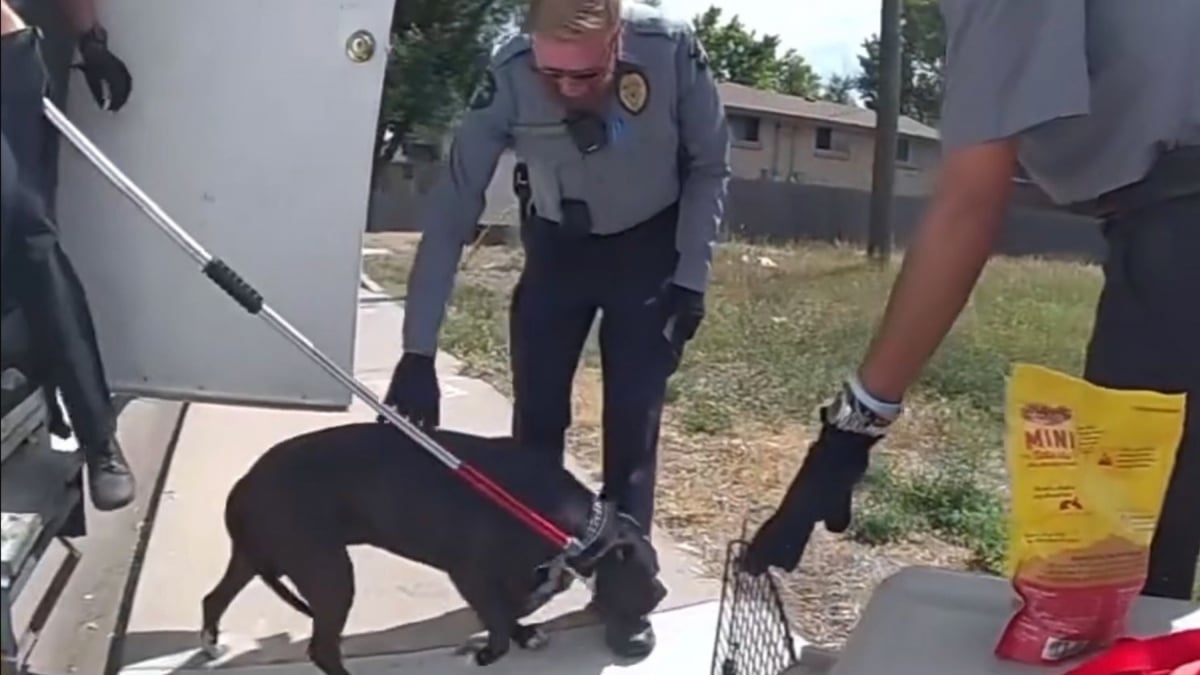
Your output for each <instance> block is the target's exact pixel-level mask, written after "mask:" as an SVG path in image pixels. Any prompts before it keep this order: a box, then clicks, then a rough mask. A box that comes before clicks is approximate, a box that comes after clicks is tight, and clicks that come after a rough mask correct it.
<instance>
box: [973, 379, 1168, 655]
mask: <svg viewBox="0 0 1200 675" xmlns="http://www.w3.org/2000/svg"><path fill="white" fill-rule="evenodd" d="M1184 404H1185V401H1184V395H1182V394H1179V395H1167V394H1160V393H1157V392H1149V391H1128V390H1115V389H1106V388H1103V387H1098V386H1095V385H1092V384H1089V383H1087V382H1085V381H1083V380H1080V379H1077V378H1074V377H1070V376H1068V375H1064V374H1062V373H1058V372H1055V371H1053V370H1049V369H1047V368H1042V367H1039V366H1033V365H1027V364H1018V365H1017V366H1016V367H1015V368H1014V369H1013V372H1012V377H1011V379H1010V380H1009V383H1008V396H1007V405H1006V410H1005V420H1006V421H1005V425H1006V430H1005V444H1006V446H1007V456H1008V471H1009V479H1010V481H1011V488H1012V489H1011V493H1012V495H1011V498H1012V507H1011V511H1010V517H1009V528H1008V529H1009V534H1008V539H1009V542H1008V574H1009V577H1010V578H1011V579H1012V584H1013V587H1014V589H1015V590H1016V592H1017V595H1018V596H1020V600H1021V602H1020V606H1019V608H1018V610H1017V611H1016V614H1015V615H1014V616H1013V617H1012V618H1011V619H1010V621H1009V622H1008V625H1007V626H1006V627H1005V629H1004V632H1003V635H1002V636H1001V638H1000V641H999V643H998V644H997V645H996V650H995V651H996V655H997V656H998V657H1000V658H1002V659H1009V660H1013V661H1019V662H1022V663H1033V664H1053V663H1058V662H1061V661H1065V660H1067V659H1069V658H1072V657H1074V656H1077V655H1079V654H1083V653H1085V652H1089V651H1092V650H1093V649H1098V648H1101V647H1104V646H1106V645H1108V644H1110V643H1111V642H1112V641H1113V640H1115V639H1116V638H1118V637H1120V636H1121V634H1122V632H1123V631H1124V629H1125V621H1126V618H1127V615H1128V613H1129V609H1130V607H1131V606H1132V604H1133V602H1134V600H1135V599H1136V598H1137V596H1138V595H1139V594H1140V593H1141V590H1142V586H1143V585H1144V584H1145V581H1146V565H1147V560H1148V557H1149V549H1150V539H1151V537H1152V536H1153V534H1154V528H1155V525H1156V524H1157V522H1158V518H1159V512H1160V511H1161V509H1162V501H1163V497H1164V495H1165V494H1166V487H1167V481H1168V479H1169V478H1170V475H1171V470H1172V468H1173V467H1174V465H1175V453H1176V450H1177V448H1178V447H1179V441H1180V438H1181V436H1182V435H1183V415H1184Z"/></svg>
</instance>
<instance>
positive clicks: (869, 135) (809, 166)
mask: <svg viewBox="0 0 1200 675" xmlns="http://www.w3.org/2000/svg"><path fill="white" fill-rule="evenodd" d="M720 90H721V98H722V99H723V100H724V102H725V112H726V117H727V118H728V120H729V130H730V132H731V134H732V136H733V147H732V149H731V155H732V156H731V164H732V168H733V174H734V176H735V177H737V178H746V179H764V180H774V181H783V182H789V183H802V184H806V185H826V186H829V187H840V188H851V189H856V190H870V189H871V172H872V163H873V161H874V159H873V158H874V156H875V111H873V110H867V109H865V108H859V107H856V106H852V105H843V104H840V103H830V102H828V101H810V100H808V99H804V98H800V97H798V96H788V95H786V94H780V93H777V92H773V91H763V90H760V89H754V88H753V87H747V86H745V85H741V84H733V83H730V82H725V83H722V84H721V85H720ZM899 132H900V134H899V135H900V138H899V140H898V142H897V144H896V184H895V193H896V194H897V195H913V196H916V195H925V194H928V193H929V191H930V190H931V189H932V184H933V177H934V176H935V175H936V172H937V167H938V161H939V157H940V149H939V142H938V132H937V130H936V129H933V128H932V127H928V126H926V125H924V124H921V123H920V122H917V121H916V120H913V119H910V118H908V117H903V116H902V117H901V118H900V125H899Z"/></svg>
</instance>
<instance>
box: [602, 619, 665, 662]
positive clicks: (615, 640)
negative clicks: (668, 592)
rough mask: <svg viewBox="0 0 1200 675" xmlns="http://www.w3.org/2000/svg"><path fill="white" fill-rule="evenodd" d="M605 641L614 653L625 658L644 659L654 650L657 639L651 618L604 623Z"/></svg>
mask: <svg viewBox="0 0 1200 675" xmlns="http://www.w3.org/2000/svg"><path fill="white" fill-rule="evenodd" d="M604 642H605V644H607V645H608V648H609V649H611V650H612V652H613V653H614V654H616V655H617V656H619V657H621V658H625V659H643V658H646V657H647V656H650V652H653V651H654V647H655V645H656V644H657V639H656V638H655V636H654V626H651V625H650V620H649V619H648V618H646V617H642V618H640V619H638V620H637V621H633V622H624V621H609V622H606V623H605V625H604Z"/></svg>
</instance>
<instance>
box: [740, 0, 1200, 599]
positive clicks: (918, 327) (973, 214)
mask: <svg viewBox="0 0 1200 675" xmlns="http://www.w3.org/2000/svg"><path fill="white" fill-rule="evenodd" d="M941 9H942V15H943V18H944V20H945V26H946V36H947V50H946V70H945V77H946V82H945V97H944V100H943V103H942V105H943V110H942V125H941V135H942V143H943V146H944V147H943V150H944V153H945V157H944V166H943V170H942V177H941V179H940V182H939V185H938V187H937V190H936V192H935V194H934V196H933V199H932V203H931V205H930V207H929V209H928V210H927V212H926V214H925V218H924V222H923V223H922V225H921V227H920V229H919V232H918V233H917V235H916V238H915V240H914V241H913V242H912V245H911V247H910V250H909V252H908V255H907V256H906V259H905V261H904V265H903V268H902V269H901V272H900V276H899V278H898V280H897V282H896V286H895V288H894V289H893V291H892V295H891V299H890V301H889V303H888V307H887V311H886V313H885V316H884V320H883V323H882V326H881V328H880V330H879V333H878V334H877V336H876V338H875V340H874V343H873V344H872V346H871V349H870V351H869V353H868V354H867V357H866V359H865V361H864V362H863V364H862V365H861V367H860V368H859V369H858V371H857V375H856V376H854V377H851V378H850V379H849V381H848V382H847V383H846V386H845V387H844V388H843V390H842V391H841V393H840V394H839V395H838V396H837V397H836V398H835V399H834V401H833V402H832V403H831V404H830V405H828V406H827V407H825V408H824V409H823V411H822V416H821V419H822V423H823V426H822V430H821V433H820V435H819V437H818V439H817V440H816V441H815V442H814V444H813V445H812V446H811V448H810V449H809V453H808V456H807V458H806V459H805V461H804V463H803V465H802V466H801V468H800V470H799V472H798V473H797V475H796V477H795V480H794V481H793V483H792V485H791V486H790V487H789V490H788V492H787V494H786V496H785V497H784V499H783V501H782V503H781V504H780V506H779V508H778V510H777V511H776V513H775V514H774V516H773V517H772V518H771V519H770V520H768V521H767V523H766V524H765V525H764V526H763V527H762V528H761V529H760V530H759V531H758V532H757V533H756V535H755V537H754V539H753V540H752V542H751V546H750V550H749V551H748V554H747V556H746V561H745V562H746V565H747V567H748V568H749V570H750V571H752V572H761V571H763V570H764V569H765V568H766V567H767V566H769V565H775V566H778V567H782V568H784V569H788V570H790V569H793V568H794V567H795V566H796V565H797V563H798V562H799V559H800V556H801V554H802V553H803V550H804V546H805V544H806V543H807V540H808V536H809V534H810V533H811V531H812V529H813V527H814V524H815V523H817V522H821V521H824V523H825V527H826V529H829V530H833V531H841V530H843V529H845V528H846V527H847V526H848V524H849V520H850V490H851V487H852V486H853V485H854V484H855V483H856V482H857V481H858V480H859V479H860V478H861V476H862V475H863V472H864V471H865V470H866V468H867V464H868V458H869V450H870V448H871V447H872V446H873V445H875V443H876V442H877V441H879V439H880V438H882V437H883V436H884V435H885V434H886V433H887V430H888V425H889V424H890V423H891V422H892V421H893V420H894V419H895V418H896V417H897V415H899V414H900V412H901V400H902V398H903V395H904V393H905V390H907V389H908V388H909V387H910V386H911V385H912V383H913V382H914V380H916V378H917V377H918V376H919V373H920V372H921V370H922V368H923V366H924V364H925V363H926V362H927V361H928V360H929V358H930V356H931V355H932V354H933V352H934V350H935V349H936V348H937V346H938V344H939V343H940V342H941V341H942V339H943V338H944V337H945V335H946V333H947V332H948V331H949V330H950V327H951V324H953V322H954V321H955V318H956V317H957V316H958V314H959V312H960V311H961V310H962V307H963V305H964V304H965V302H966V300H967V298H968V296H969V295H970V293H971V290H972V288H973V286H974V284H975V280H976V278H977V277H978V276H979V274H980V271H981V270H982V268H983V266H984V263H985V262H986V261H987V259H988V256H989V254H990V253H991V252H992V248H993V245H994V242H995V241H996V239H997V237H998V235H999V233H1000V229H1001V227H1002V223H1003V221H1004V212H1005V208H1006V206H1007V202H1008V197H1009V193H1010V190H1011V186H1012V182H1011V177H1012V176H1013V173H1014V169H1015V168H1016V166H1017V162H1018V160H1019V161H1020V163H1021V165H1022V166H1024V167H1025V169H1026V170H1027V171H1028V173H1029V175H1030V176H1031V177H1032V178H1033V179H1034V180H1035V181H1036V182H1037V183H1038V184H1039V185H1040V186H1041V187H1042V188H1043V189H1044V190H1045V191H1046V193H1047V194H1049V195H1050V197H1052V198H1053V199H1054V200H1055V201H1056V202H1057V203H1059V204H1061V205H1065V206H1069V207H1071V208H1073V209H1076V210H1079V211H1082V212H1087V213H1092V214H1095V215H1097V216H1099V217H1100V218H1102V219H1103V223H1104V234H1105V236H1106V238H1107V240H1108V247H1109V253H1108V259H1107V261H1106V262H1105V264H1104V273H1105V281H1104V288H1103V291H1102V293H1101V296H1100V300H1099V304H1098V306H1097V308H1096V318H1095V325H1094V328H1093V333H1092V337H1091V341H1090V342H1089V344H1088V345H1087V358H1086V366H1085V373H1084V375H1085V377H1086V378H1087V379H1088V380H1090V381H1092V382H1095V383H1097V384H1100V385H1102V386H1107V387H1113V388H1122V389H1150V390H1157V391H1162V392H1169V393H1179V392H1183V393H1186V394H1187V395H1188V396H1189V397H1190V399H1191V400H1189V401H1188V404H1189V405H1188V412H1187V419H1186V422H1185V430H1184V436H1183V440H1182V443H1181V445H1180V447H1179V451H1178V455H1177V459H1176V464H1175V470H1174V474H1173V476H1172V478H1171V482H1170V487H1169V488H1168V492H1167V495H1166V499H1165V502H1164V504H1163V511H1162V517H1161V520H1160V522H1159V525H1158V529H1157V531H1156V533H1155V537H1154V541H1153V546H1152V549H1151V553H1150V576H1149V580H1148V582H1147V584H1146V587H1145V593H1146V594H1149V595H1156V596H1164V597H1172V598H1183V599H1186V598H1188V597H1189V595H1190V593H1191V590H1192V584H1193V577H1194V575H1195V565H1196V559H1197V556H1198V555H1200V517H1197V515H1198V514H1200V492H1197V486H1200V405H1197V402H1200V398H1198V397H1200V300H1197V298H1200V264H1197V262H1196V261H1197V260H1198V259H1200V77H1197V76H1196V70H1195V68H1196V66H1195V64H1196V63H1200V41H1197V40H1196V31H1197V30H1198V29H1200V2H1196V0H1162V1H1161V2H1156V3H1154V5H1153V7H1147V6H1144V5H1134V4H1131V3H1128V2H1124V1H1123V0H1055V2H992V1H991V0H942V4H941ZM1051 338H1052V336H1046V339H1051Z"/></svg>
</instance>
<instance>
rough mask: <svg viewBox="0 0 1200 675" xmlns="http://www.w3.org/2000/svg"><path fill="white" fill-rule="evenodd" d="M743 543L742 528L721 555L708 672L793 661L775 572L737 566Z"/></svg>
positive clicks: (775, 672)
mask: <svg viewBox="0 0 1200 675" xmlns="http://www.w3.org/2000/svg"><path fill="white" fill-rule="evenodd" d="M746 545H747V542H746V538H745V536H744V531H743V538H742V539H738V540H736V541H733V542H731V543H730V544H729V546H728V549H727V552H726V555H725V577H724V580H723V582H722V588H721V607H720V613H719V615H718V618H717V637H716V645H715V647H714V649H713V663H712V673H711V675H780V674H781V673H783V672H784V671H785V670H787V669H788V668H791V667H792V666H794V665H796V663H797V658H796V645H795V642H794V641H793V639H792V630H791V624H790V623H789V622H788V618H787V614H786V613H785V612H784V609H783V601H782V600H781V599H780V597H779V587H778V586H777V585H776V584H775V579H774V577H772V576H771V574H770V573H769V572H768V573H766V574H763V575H761V576H758V577H754V576H751V575H749V574H747V573H746V572H744V571H742V569H741V565H740V562H741V557H742V555H743V554H744V552H745V550H746Z"/></svg>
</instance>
